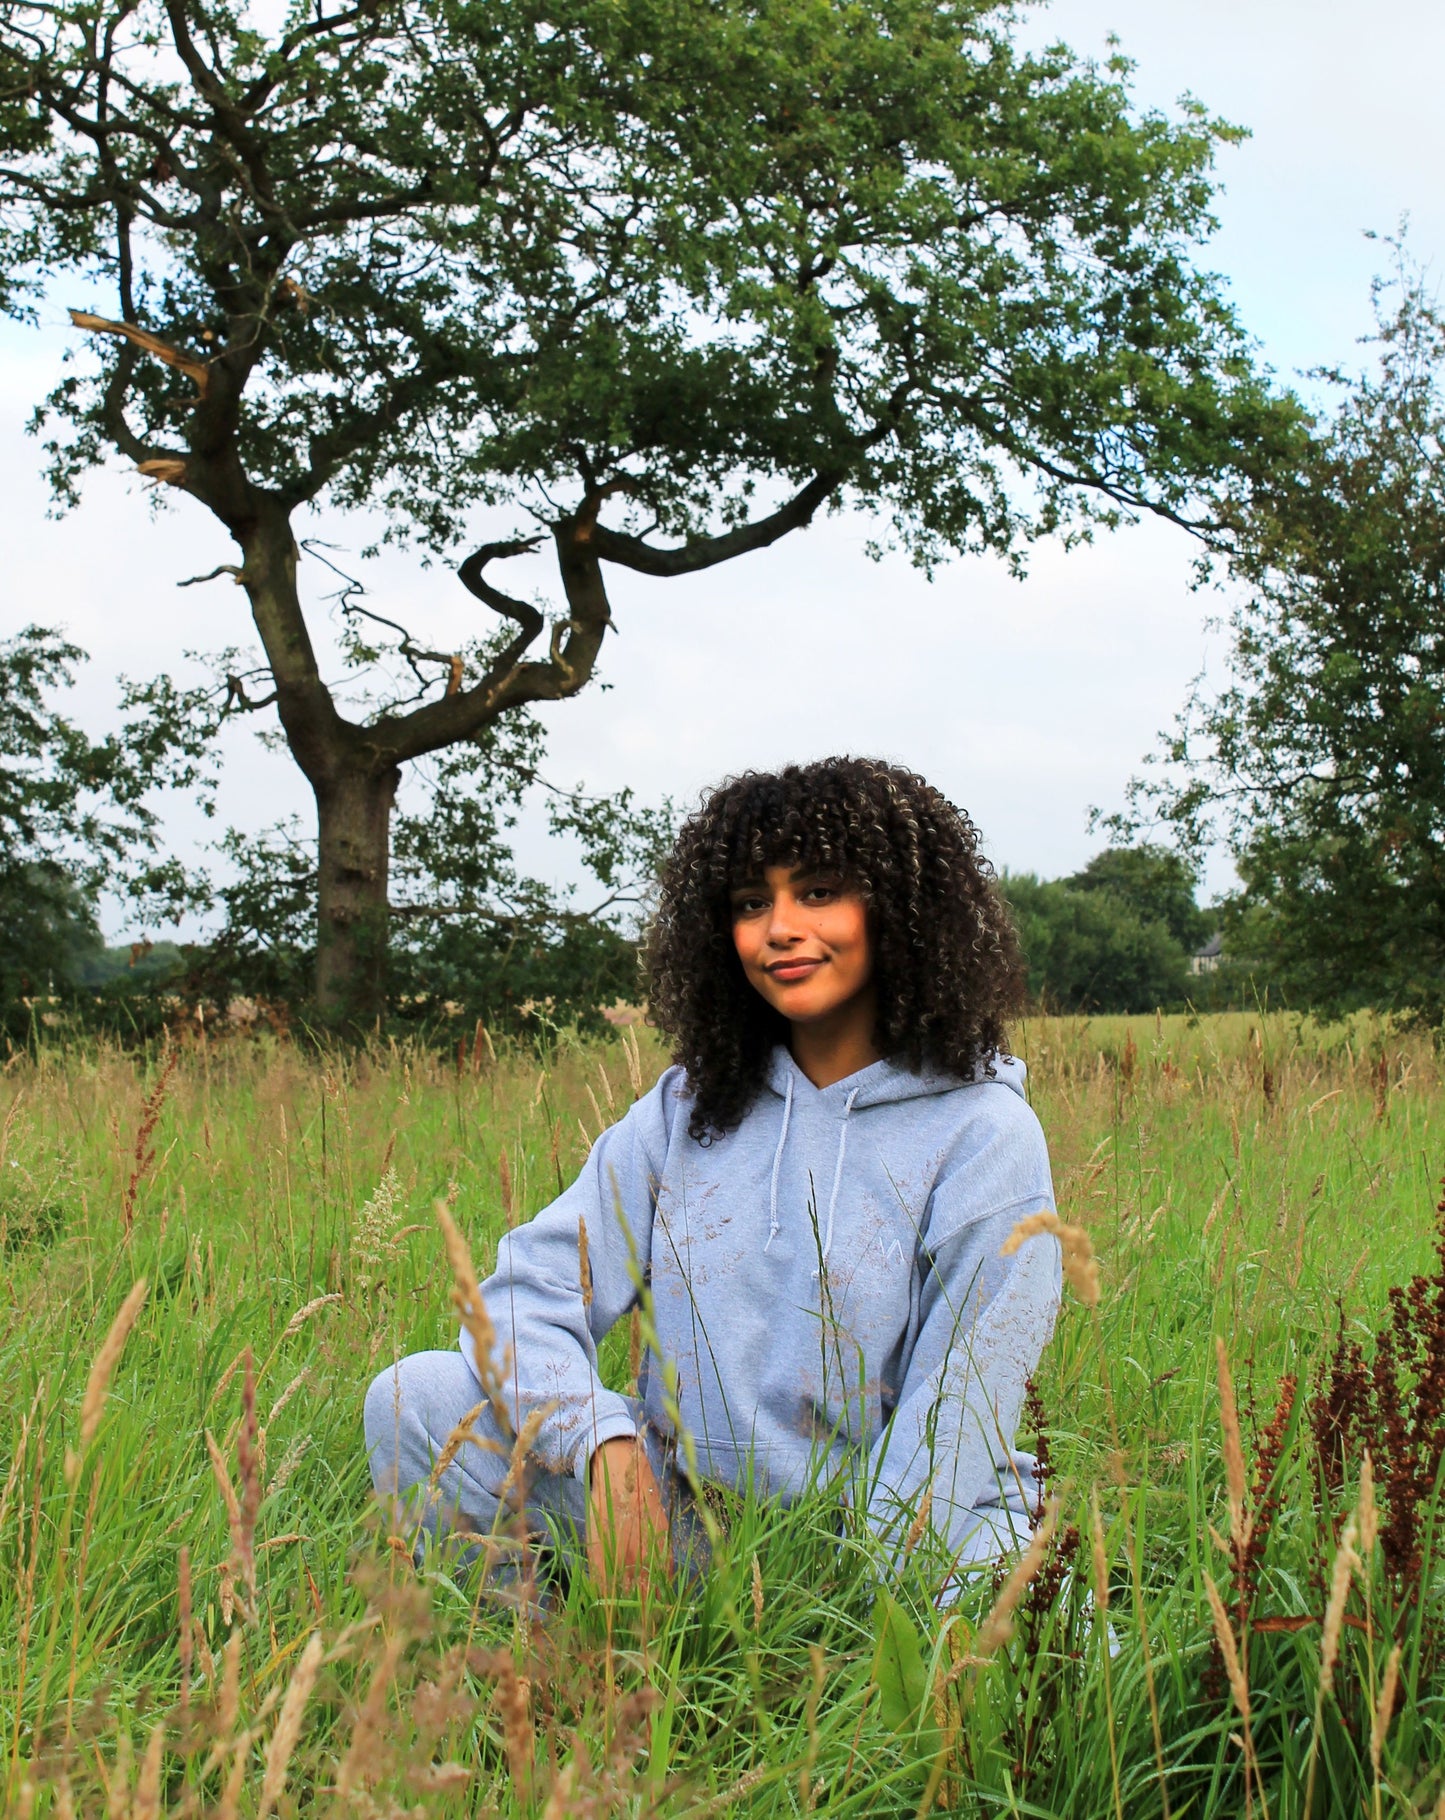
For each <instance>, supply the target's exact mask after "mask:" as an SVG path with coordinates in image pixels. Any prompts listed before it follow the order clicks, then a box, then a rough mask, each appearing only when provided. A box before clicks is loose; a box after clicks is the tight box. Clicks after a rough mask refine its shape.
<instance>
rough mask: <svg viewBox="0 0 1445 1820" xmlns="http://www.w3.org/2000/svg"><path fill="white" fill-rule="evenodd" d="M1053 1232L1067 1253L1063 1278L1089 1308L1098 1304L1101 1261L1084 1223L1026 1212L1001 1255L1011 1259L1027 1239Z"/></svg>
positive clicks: (1000, 1251)
mask: <svg viewBox="0 0 1445 1820" xmlns="http://www.w3.org/2000/svg"><path fill="white" fill-rule="evenodd" d="M1041 1232H1049V1233H1052V1234H1053V1236H1054V1237H1055V1238H1056V1239H1057V1240H1058V1241H1059V1245H1060V1248H1061V1249H1062V1251H1063V1254H1064V1281H1065V1282H1066V1283H1067V1284H1068V1285H1069V1287H1070V1289H1072V1290H1073V1292H1074V1294H1075V1295H1076V1296H1077V1297H1078V1298H1079V1300H1080V1301H1081V1302H1082V1303H1083V1304H1084V1306H1085V1307H1086V1308H1097V1307H1098V1305H1099V1260H1098V1259H1097V1258H1096V1257H1095V1256H1094V1246H1093V1241H1092V1240H1091V1239H1090V1237H1089V1235H1088V1233H1087V1232H1085V1231H1084V1229H1083V1227H1082V1226H1070V1225H1068V1224H1067V1223H1066V1222H1065V1221H1064V1220H1061V1219H1060V1218H1059V1216H1058V1214H1056V1213H1051V1212H1049V1211H1047V1210H1045V1211H1044V1212H1042V1213H1030V1214H1026V1215H1025V1216H1024V1218H1023V1219H1021V1220H1020V1221H1019V1222H1018V1224H1017V1225H1016V1226H1015V1227H1014V1229H1013V1231H1012V1232H1011V1233H1010V1234H1009V1235H1008V1237H1007V1238H1006V1239H1005V1240H1004V1242H1003V1244H1002V1245H1001V1246H1000V1247H999V1256H1000V1257H1005V1258H1010V1257H1012V1256H1013V1254H1014V1253H1015V1252H1016V1251H1017V1250H1018V1249H1019V1247H1020V1246H1021V1245H1022V1244H1024V1242H1025V1241H1026V1240H1028V1239H1032V1238H1035V1237H1036V1236H1037V1235H1038V1234H1039V1233H1041Z"/></svg>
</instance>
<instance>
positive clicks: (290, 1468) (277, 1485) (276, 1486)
mask: <svg viewBox="0 0 1445 1820" xmlns="http://www.w3.org/2000/svg"><path fill="white" fill-rule="evenodd" d="M310 1446H311V1436H310V1435H297V1436H295V1438H294V1439H293V1440H292V1442H291V1445H290V1446H289V1447H288V1448H287V1449H286V1451H285V1453H284V1454H282V1456H281V1463H280V1465H279V1466H277V1468H276V1470H275V1472H273V1473H272V1475H271V1483H270V1484H269V1485H268V1486H267V1487H266V1496H267V1497H268V1498H274V1497H275V1495H276V1493H277V1492H278V1491H284V1490H285V1489H286V1487H287V1485H288V1484H289V1483H290V1481H291V1475H292V1473H293V1472H295V1470H296V1468H297V1467H298V1466H299V1465H300V1464H301V1462H302V1460H303V1459H304V1458H305V1456H306V1454H307V1452H308V1450H309V1449H310Z"/></svg>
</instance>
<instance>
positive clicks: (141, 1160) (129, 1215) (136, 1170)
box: [120, 1044, 179, 1240]
mask: <svg viewBox="0 0 1445 1820" xmlns="http://www.w3.org/2000/svg"><path fill="white" fill-rule="evenodd" d="M178 1060H179V1052H178V1051H177V1050H176V1049H175V1048H174V1047H173V1046H172V1045H170V1044H167V1046H166V1051H165V1060H164V1062H163V1063H162V1065H161V1072H160V1077H159V1079H158V1080H157V1081H156V1084H155V1086H154V1087H152V1089H151V1090H150V1092H149V1093H148V1094H147V1095H146V1097H145V1099H144V1100H143V1101H142V1102H141V1115H140V1124H139V1125H138V1126H137V1127H136V1134H135V1150H134V1152H133V1153H132V1156H131V1168H130V1176H129V1178H128V1179H127V1181H126V1185H125V1192H124V1193H123V1194H122V1196H121V1202H120V1217H121V1225H122V1227H123V1229H124V1232H125V1237H126V1239H127V1240H129V1238H130V1236H131V1231H132V1229H133V1228H134V1226H135V1204H136V1197H137V1195H138V1194H139V1193H140V1185H141V1183H142V1182H143V1181H144V1180H145V1178H146V1176H147V1175H148V1174H149V1172H150V1170H151V1168H152V1166H153V1165H154V1163H155V1160H156V1152H155V1145H154V1144H153V1143H152V1142H151V1139H152V1138H153V1137H154V1136H155V1129H156V1126H157V1125H158V1124H159V1123H160V1117H161V1109H162V1107H163V1106H164V1105H165V1101H166V1094H167V1093H168V1092H169V1091H170V1085H171V1077H172V1075H174V1073H175V1071H176V1063H177V1061H178Z"/></svg>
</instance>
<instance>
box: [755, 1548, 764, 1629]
mask: <svg viewBox="0 0 1445 1820" xmlns="http://www.w3.org/2000/svg"><path fill="white" fill-rule="evenodd" d="M762 1628H763V1570H762V1568H761V1567H759V1566H758V1557H757V1556H756V1555H754V1556H753V1629H754V1630H761V1629H762Z"/></svg>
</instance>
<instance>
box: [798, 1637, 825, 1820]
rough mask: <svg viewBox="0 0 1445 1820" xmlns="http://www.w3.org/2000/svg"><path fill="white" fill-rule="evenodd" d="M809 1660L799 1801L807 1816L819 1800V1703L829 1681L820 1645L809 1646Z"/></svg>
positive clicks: (799, 1777)
mask: <svg viewBox="0 0 1445 1820" xmlns="http://www.w3.org/2000/svg"><path fill="white" fill-rule="evenodd" d="M808 1660H809V1662H810V1663H811V1665H812V1670H813V1678H812V1680H811V1681H810V1682H809V1684H808V1698H807V1703H806V1706H805V1708H804V1714H803V1722H804V1727H805V1732H806V1739H807V1742H806V1743H805V1745H804V1748H803V1767H802V1768H801V1769H800V1770H799V1771H798V1799H799V1800H800V1801H801V1802H802V1804H803V1812H804V1813H805V1814H811V1813H812V1811H813V1808H814V1806H815V1804H816V1800H817V1790H816V1789H815V1788H814V1786H813V1771H814V1769H816V1767H817V1764H818V1702H819V1700H820V1699H821V1698H822V1695H823V1683H824V1681H825V1680H826V1679H827V1663H826V1662H825V1660H824V1656H823V1651H822V1649H821V1648H820V1647H819V1645H818V1644H816V1643H810V1644H809V1645H808Z"/></svg>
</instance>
